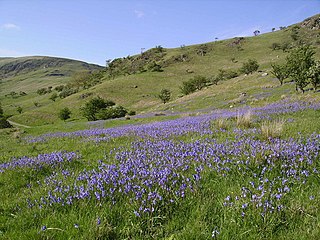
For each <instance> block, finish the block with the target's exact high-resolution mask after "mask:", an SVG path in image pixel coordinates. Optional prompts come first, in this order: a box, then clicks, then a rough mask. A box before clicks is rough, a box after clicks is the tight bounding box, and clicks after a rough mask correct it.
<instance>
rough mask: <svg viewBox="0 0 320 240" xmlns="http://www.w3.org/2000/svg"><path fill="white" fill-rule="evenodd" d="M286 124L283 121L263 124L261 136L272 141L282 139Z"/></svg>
mask: <svg viewBox="0 0 320 240" xmlns="http://www.w3.org/2000/svg"><path fill="white" fill-rule="evenodd" d="M284 123H285V121H284V120H283V119H279V120H276V121H266V122H263V123H262V124H261V134H262V136H263V138H265V139H270V138H279V137H281V134H282V131H283V125H284Z"/></svg>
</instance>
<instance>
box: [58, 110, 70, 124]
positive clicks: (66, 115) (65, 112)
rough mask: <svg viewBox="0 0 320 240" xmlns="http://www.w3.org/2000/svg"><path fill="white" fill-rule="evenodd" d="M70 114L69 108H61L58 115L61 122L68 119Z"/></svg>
mask: <svg viewBox="0 0 320 240" xmlns="http://www.w3.org/2000/svg"><path fill="white" fill-rule="evenodd" d="M70 114H71V111H70V109H69V108H67V107H65V108H62V109H61V110H60V111H59V113H58V115H59V118H60V119H61V120H63V121H65V120H67V119H69V118H70Z"/></svg>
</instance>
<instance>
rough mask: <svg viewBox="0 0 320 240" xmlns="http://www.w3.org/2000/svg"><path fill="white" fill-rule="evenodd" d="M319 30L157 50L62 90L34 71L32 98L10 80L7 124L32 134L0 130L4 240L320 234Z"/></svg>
mask: <svg viewBox="0 0 320 240" xmlns="http://www.w3.org/2000/svg"><path fill="white" fill-rule="evenodd" d="M317 24H318V25H317ZM296 26H297V27H296ZM319 29H320V25H319V16H317V17H314V18H310V19H307V20H306V21H304V22H303V23H301V24H297V25H295V26H290V27H287V28H284V29H282V30H280V31H275V32H272V33H268V34H261V35H257V36H254V37H251V38H236V39H231V40H225V41H217V42H212V43H206V44H201V45H196V46H188V47H186V46H182V47H181V48H177V49H164V48H162V47H161V46H157V47H155V48H153V49H151V50H148V51H146V52H145V53H143V54H141V55H137V56H128V57H126V58H121V59H116V60H113V61H109V62H108V66H107V68H106V69H104V70H103V71H101V72H97V73H94V74H90V73H88V72H87V71H86V72H83V71H82V70H83V69H79V71H74V72H77V73H76V74H71V75H70V77H69V79H67V78H64V79H60V80H58V79H56V80H57V81H56V82H55V84H53V83H52V82H46V81H43V82H42V83H39V85H37V79H33V78H28V76H31V75H29V74H31V72H28V73H25V76H26V79H25V81H29V82H30V83H31V82H32V81H34V82H33V85H32V84H31V85H28V86H24V87H28V89H29V90H27V89H22V90H21V93H20V89H19V85H17V84H14V81H17V79H18V78H19V77H22V76H23V75H20V76H18V75H17V76H10V77H8V79H7V80H5V81H4V82H2V83H1V84H0V86H1V91H4V92H6V94H5V95H7V96H4V95H2V92H1V96H0V98H1V99H0V100H1V102H2V108H1V107H0V119H1V118H5V119H6V118H7V117H9V116H10V115H12V116H11V117H10V118H9V120H11V121H14V122H17V123H20V124H26V125H32V127H31V128H27V127H28V126H18V125H15V126H17V127H16V128H7V129H1V130H0V149H1V155H0V190H1V194H0V238H4V239H317V238H318V236H319V235H320V230H319V229H320V219H319V217H320V212H319V211H320V195H319V187H320V182H319V172H320V168H319V160H320V158H319V157H320V155H319V152H320V148H319V146H320V136H319V135H318V134H319V132H320V125H319V121H318V120H319V117H320V110H319V109H320V104H319V100H320V97H319V92H317V91H316V88H317V84H314V83H318V82H317V81H318V79H319V75H318V72H317V67H316V66H318V65H317V64H319V63H318V62H317V61H318V59H319V55H320V54H319V53H320V52H319V43H318V42H317V39H318V38H317V36H319V34H320V30H319ZM305 43H308V44H311V45H312V46H313V47H312V48H309V47H305ZM278 46H279V47H278ZM293 56H298V57H299V58H298V59H300V61H299V63H303V64H300V65H303V66H305V68H303V71H305V73H306V74H307V75H308V78H305V75H303V76H301V77H300V75H293V73H297V74H298V72H295V67H297V65H296V64H295V61H294V57H293ZM250 59H255V60H256V62H255V61H254V60H250ZM0 62H1V61H0ZM304 63H305V64H304ZM309 63H310V64H309ZM257 64H258V65H259V66H258V68H257ZM290 64H291V66H290V68H291V72H290V73H287V72H285V71H284V70H283V69H286V70H287V69H288V68H287V66H288V65H290ZM300 65H299V66H300ZM278 66H281V67H278ZM283 66H286V67H283ZM61 68H64V67H63V66H61ZM244 69H247V70H248V69H249V70H250V71H248V72H247V73H248V74H247V75H245V71H244ZM256 70H260V71H261V72H259V71H256ZM39 71H40V70H39ZM35 72H37V71H35ZM269 72H270V73H271V72H272V73H273V74H274V75H275V76H276V78H278V79H279V80H280V78H281V81H280V83H279V80H278V79H276V78H274V76H272V75H271V74H267V73H269ZM290 74H291V75H290ZM10 78H11V80H12V82H10V81H11V80H10V81H9V79H10ZM297 79H299V81H300V80H301V79H302V80H301V81H307V83H306V82H305V83H304V84H307V85H300V82H299V81H298V80H297ZM38 80H39V79H38ZM9 83H10V84H12V85H8V84H9ZM159 83H161V84H159ZM186 83H188V84H189V85H190V86H189V85H188V87H190V88H191V89H192V90H193V91H191V92H188V94H187V95H182V92H181V90H182V89H183V87H184V85H185V84H186ZM295 85H297V86H298V88H300V86H301V87H302V88H300V89H298V90H299V91H296V90H295ZM2 87H3V88H2ZM20 87H22V86H20ZM164 90H165V91H164ZM302 90H303V91H304V93H302V92H303V91H302ZM13 91H14V92H15V94H14V93H12V92H13ZM23 92H24V93H23ZM62 92H63V94H61V93H62ZM159 93H160V95H162V97H161V98H160V96H159ZM169 93H170V94H169ZM8 94H9V95H8ZM184 94H186V93H184ZM169 96H170V97H169ZM159 98H160V100H161V101H162V102H161V101H159ZM162 98H163V99H164V100H163V99H162ZM106 99H109V100H106ZM164 102H165V104H163V103H164ZM115 103H117V104H121V106H123V107H121V106H119V105H115ZM262 106H263V107H262ZM18 107H20V108H19V111H18ZM126 109H130V110H131V111H129V112H128V113H127V110H126ZM20 110H21V111H20ZM70 110H71V111H72V113H71V115H70ZM134 111H136V112H137V113H138V114H141V113H145V115H140V116H141V118H138V116H137V117H135V118H133V117H132V118H131V119H130V118H127V119H126V120H124V119H116V120H115V119H111V120H108V121H94V122H87V120H90V121H91V120H97V119H109V118H114V117H118V116H124V115H125V114H130V115H134ZM148 112H149V114H148ZM154 112H157V113H158V112H160V113H159V114H155V113H154ZM58 113H60V114H58ZM202 113H209V114H208V115H206V114H202ZM155 115H158V116H155ZM161 115H162V116H161ZM69 116H70V117H71V118H70V119H69V118H68V117H69ZM59 118H60V119H62V120H65V121H61V120H60V119H59ZM49 123H54V124H49ZM37 125H39V126H37ZM24 156H25V157H24Z"/></svg>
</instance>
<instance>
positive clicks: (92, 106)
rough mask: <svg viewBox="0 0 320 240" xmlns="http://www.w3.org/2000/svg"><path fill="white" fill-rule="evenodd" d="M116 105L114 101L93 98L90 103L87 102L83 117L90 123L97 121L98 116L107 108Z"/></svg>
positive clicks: (83, 108)
mask: <svg viewBox="0 0 320 240" xmlns="http://www.w3.org/2000/svg"><path fill="white" fill-rule="evenodd" d="M113 105H115V103H114V102H113V101H110V100H107V101H106V100H104V99H102V98H100V97H96V98H92V99H91V100H90V101H89V102H86V104H85V106H84V107H82V108H81V111H82V115H83V116H84V117H85V118H87V119H88V121H96V120H97V116H96V114H97V113H98V112H99V111H100V110H101V109H104V108H106V107H110V106H113Z"/></svg>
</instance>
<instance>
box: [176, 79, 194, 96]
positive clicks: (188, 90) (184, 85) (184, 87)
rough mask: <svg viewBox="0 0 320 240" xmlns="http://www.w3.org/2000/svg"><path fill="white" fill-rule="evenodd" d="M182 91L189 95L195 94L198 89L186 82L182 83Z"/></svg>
mask: <svg viewBox="0 0 320 240" xmlns="http://www.w3.org/2000/svg"><path fill="white" fill-rule="evenodd" d="M180 90H181V92H182V93H183V94H184V95H188V94H190V93H193V92H195V91H196V90H197V89H196V87H195V86H194V84H193V83H192V82H190V81H185V82H183V83H182V87H180Z"/></svg>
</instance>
